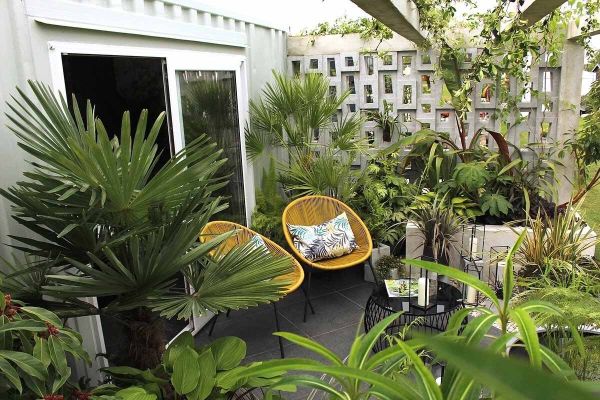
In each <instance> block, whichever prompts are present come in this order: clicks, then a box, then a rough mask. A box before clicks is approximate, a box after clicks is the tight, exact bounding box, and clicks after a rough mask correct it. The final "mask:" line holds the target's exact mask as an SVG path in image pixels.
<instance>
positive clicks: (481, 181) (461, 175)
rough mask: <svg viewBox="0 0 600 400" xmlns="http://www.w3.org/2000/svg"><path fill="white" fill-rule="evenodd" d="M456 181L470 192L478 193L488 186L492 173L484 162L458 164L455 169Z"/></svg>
mask: <svg viewBox="0 0 600 400" xmlns="http://www.w3.org/2000/svg"><path fill="white" fill-rule="evenodd" d="M453 176H454V179H455V180H456V182H457V183H458V184H459V185H462V186H464V187H466V188H467V190H469V191H476V190H477V189H479V188H482V187H484V186H485V185H486V183H487V182H488V180H489V179H490V173H489V172H488V171H487V169H486V165H485V163H484V162H483V161H480V162H475V161H473V162H469V163H463V164H458V165H457V166H456V168H455V169H454V175H453Z"/></svg>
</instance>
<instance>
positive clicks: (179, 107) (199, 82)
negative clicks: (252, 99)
mask: <svg viewBox="0 0 600 400" xmlns="http://www.w3.org/2000/svg"><path fill="white" fill-rule="evenodd" d="M244 63H245V61H244V58H243V57H239V56H230V55H219V54H206V55H203V56H201V55H189V56H188V55H186V56H181V57H180V56H177V57H175V56H174V57H167V77H168V89H169V99H170V106H171V119H172V121H171V123H172V127H173V143H174V147H175V151H176V152H177V151H179V150H180V149H182V148H183V147H184V146H185V145H186V143H190V142H191V141H192V140H194V139H195V138H197V137H198V136H199V135H202V134H206V135H208V136H209V137H210V138H211V139H212V140H213V141H214V142H215V143H216V144H217V146H218V148H220V149H222V150H223V157H224V158H226V159H227V162H226V164H225V165H224V167H223V168H222V169H221V171H219V173H220V174H221V175H222V176H227V177H228V181H229V183H228V184H227V186H225V187H224V188H222V189H221V190H220V193H218V194H219V195H221V196H223V197H224V198H226V199H227V203H228V204H229V207H228V208H227V209H226V210H224V211H222V212H221V213H220V214H219V215H216V216H215V217H214V218H213V219H220V220H227V221H233V222H237V223H240V224H242V225H247V224H248V223H249V218H250V213H251V210H252V207H253V206H254V204H253V203H254V192H253V189H252V185H251V184H249V182H252V180H253V178H252V175H251V172H252V171H251V169H250V168H248V167H247V165H246V152H245V147H244V146H245V144H244V123H245V118H246V113H247V92H246V83H245V70H244ZM188 289H189V290H193V288H188ZM210 317H212V313H208V314H207V315H205V316H203V317H201V318H194V319H193V320H192V321H190V323H191V328H192V330H193V331H194V332H196V331H198V330H199V329H200V328H201V327H202V326H203V325H205V324H206V323H207V322H208V320H209V319H210Z"/></svg>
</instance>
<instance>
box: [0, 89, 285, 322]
mask: <svg viewBox="0 0 600 400" xmlns="http://www.w3.org/2000/svg"><path fill="white" fill-rule="evenodd" d="M30 86H31V90H32V92H33V94H34V97H35V99H30V98H29V97H28V96H27V95H26V94H25V93H24V92H23V91H21V90H19V92H18V96H17V97H13V100H12V102H11V103H10V104H9V107H10V110H11V113H10V114H9V120H10V122H11V124H10V126H9V129H11V130H12V131H13V132H14V133H15V134H16V135H17V137H18V138H19V145H20V146H21V147H22V148H23V149H24V150H25V151H26V152H28V153H29V154H30V155H32V156H33V157H35V158H36V159H37V160H38V161H36V162H34V163H33V165H34V169H33V171H31V172H28V173H26V174H25V177H26V180H25V181H24V182H20V183H18V184H17V185H16V186H13V187H11V188H10V189H8V190H3V191H2V194H3V195H4V196H5V197H7V198H8V199H9V200H11V201H12V202H13V203H14V208H13V210H14V212H15V214H16V215H15V219H16V220H17V221H18V222H20V223H22V224H23V225H25V226H26V227H28V228H30V229H31V230H32V231H33V232H34V233H36V234H37V235H38V236H37V237H36V238H34V239H32V238H30V237H17V238H16V239H17V240H19V241H20V242H21V243H22V245H20V246H17V247H19V248H21V249H23V250H25V251H26V252H28V253H31V254H34V255H37V256H44V257H48V258H50V259H57V264H58V265H59V266H60V267H62V268H63V270H64V273H61V274H57V273H56V270H55V269H54V270H52V269H48V270H47V271H45V272H48V271H53V272H52V274H51V275H45V276H43V277H42V281H43V282H44V286H43V292H44V293H47V294H51V295H52V296H53V297H55V298H59V299H62V300H64V301H66V302H69V303H70V304H72V305H73V306H74V307H75V306H77V305H80V304H78V300H77V297H87V296H101V297H105V296H110V297H111V302H110V303H109V305H108V306H107V308H106V311H122V310H126V309H131V308H133V307H138V306H153V305H154V304H158V303H157V299H160V298H161V296H166V295H167V292H168V291H169V290H171V289H172V288H173V287H174V286H175V280H176V278H177V276H178V274H179V273H180V272H181V271H182V270H183V269H185V268H186V267H187V266H188V265H190V264H193V265H197V263H196V262H197V260H199V259H202V258H204V257H205V256H206V255H207V254H208V253H209V252H210V251H212V250H213V249H214V248H215V247H216V246H218V245H219V244H220V242H221V241H222V240H224V239H225V238H226V237H227V235H223V236H220V237H216V238H214V239H212V240H209V241H206V242H204V243H203V244H198V243H197V237H198V233H199V232H200V231H201V229H202V227H203V226H204V225H205V224H206V223H207V222H208V220H209V219H210V218H211V217H212V216H213V215H215V214H216V213H217V212H219V211H221V210H223V209H224V208H226V204H224V203H223V200H222V198H220V197H216V196H215V195H214V192H215V191H216V190H217V189H220V188H222V187H223V186H224V185H226V183H227V181H226V179H224V178H221V177H220V176H219V174H218V172H219V169H220V168H221V166H222V165H223V163H224V162H225V160H224V159H223V158H222V157H221V150H218V149H216V145H215V144H214V143H212V142H211V141H210V140H209V139H208V138H207V137H206V136H200V137H199V138H198V139H197V140H194V141H193V142H191V143H190V144H189V145H188V146H187V147H186V148H185V149H183V150H182V151H180V152H179V153H177V154H176V155H175V156H173V157H172V158H171V159H170V160H169V161H168V162H167V163H165V165H163V166H162V167H158V166H157V162H158V158H159V154H158V153H159V152H158V147H157V145H156V139H157V136H158V134H159V130H160V126H161V124H162V122H163V116H162V115H161V116H160V117H159V118H158V119H157V121H156V122H155V123H154V124H153V125H152V127H151V128H150V130H149V131H148V132H146V131H147V112H146V111H144V112H142V114H141V116H140V119H139V121H138V123H137V127H136V129H135V133H133V134H132V129H131V121H130V118H129V113H127V112H126V113H124V115H123V120H122V126H121V132H120V137H119V138H116V137H114V138H113V137H112V136H113V135H111V134H109V132H107V131H106V129H105V127H104V125H103V124H102V122H101V121H100V120H99V119H97V118H95V117H94V111H93V108H92V106H91V104H90V103H89V102H88V104H87V108H86V118H85V121H84V118H83V116H82V115H81V114H80V112H79V110H78V108H77V104H76V102H75V101H74V102H73V104H74V107H73V108H74V111H73V113H71V111H70V110H69V108H68V105H67V102H66V101H65V100H64V98H63V97H62V96H60V97H57V96H55V95H53V94H52V92H51V90H50V88H49V87H47V86H45V85H43V84H40V83H36V82H30ZM237 261H238V266H240V268H241V267H242V266H243V267H244V274H242V275H239V276H234V275H231V276H226V275H223V274H219V275H218V279H219V280H221V281H222V284H223V285H227V284H228V283H230V282H234V283H235V285H233V284H232V285H231V289H230V291H229V292H228V293H226V294H225V295H224V299H226V300H223V301H222V302H221V303H220V304H221V306H222V307H226V306H227V304H228V303H227V302H228V301H230V302H231V306H232V308H235V307H239V306H240V305H244V304H245V305H247V306H250V305H254V304H256V303H257V302H260V301H268V300H273V299H275V298H277V297H279V296H280V293H281V288H282V285H283V283H277V284H274V283H273V282H270V281H269V278H273V277H276V276H278V275H282V274H285V273H287V272H288V271H289V266H288V265H287V264H285V263H281V262H277V261H275V259H274V257H273V256H271V255H261V257H258V258H257V257H255V256H254V257H252V256H251V255H248V254H244V255H242V256H240V257H239V258H238V260H237ZM216 263H217V264H219V261H216ZM263 264H274V265H275V266H272V267H271V268H268V269H267V271H268V274H270V275H268V276H266V275H265V269H264V268H263ZM67 267H69V269H68V270H66V268H67ZM216 270H217V271H218V269H216ZM214 271H215V268H208V267H206V270H204V271H203V274H204V276H205V279H213V280H214V279H217V278H215V277H214V275H213V274H215V272H214ZM35 272H36V273H39V272H40V270H36V271H35ZM240 276H242V277H244V278H246V279H248V281H247V282H249V283H250V286H246V285H244V282H243V281H242V282H240ZM23 279H24V278H23ZM22 281H23V282H25V280H22ZM257 292H260V293H262V297H260V296H258V297H257V295H256V293H257ZM194 296H196V297H200V295H199V294H195V295H194ZM213 297H214V295H213ZM150 298H152V300H150ZM247 299H250V300H247ZM185 301H186V299H183V298H182V299H181V302H182V303H183V304H185ZM212 301H214V299H213V300H212ZM199 304H203V303H199ZM202 311H203V310H202V309H201V308H200V307H196V308H195V309H194V312H202ZM82 312H83V313H89V312H90V310H89V308H87V307H86V308H84V309H83V310H82ZM179 315H180V316H181V315H182V314H181V313H179ZM189 316H190V315H189V314H186V317H189Z"/></svg>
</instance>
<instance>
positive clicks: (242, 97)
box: [48, 41, 256, 226]
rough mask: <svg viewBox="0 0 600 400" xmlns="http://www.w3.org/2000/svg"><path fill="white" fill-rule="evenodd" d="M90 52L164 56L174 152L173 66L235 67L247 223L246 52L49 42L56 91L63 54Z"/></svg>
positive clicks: (250, 176)
mask: <svg viewBox="0 0 600 400" xmlns="http://www.w3.org/2000/svg"><path fill="white" fill-rule="evenodd" d="M63 53H71V54H82V55H83V54H90V55H104V56H132V57H155V58H164V59H165V60H166V63H167V78H168V86H169V87H168V91H169V98H168V99H169V105H168V106H169V108H170V110H171V119H172V121H171V122H172V127H173V137H172V139H173V145H174V146H173V147H174V150H175V152H177V151H179V150H180V149H181V148H182V147H183V135H182V131H181V126H182V124H181V118H180V115H179V113H178V112H175V111H178V110H179V109H180V107H179V106H180V105H181V104H180V101H179V98H178V96H177V91H178V90H177V80H176V76H175V71H176V70H183V69H191V70H194V69H204V70H213V71H219V70H220V71H235V74H236V88H237V101H238V114H239V125H240V148H241V155H242V174H243V182H244V198H245V203H246V207H245V208H246V224H247V225H248V226H249V225H250V220H251V216H252V211H253V210H254V206H255V203H256V199H255V195H254V171H253V168H252V165H251V163H250V162H249V161H248V158H247V155H246V141H245V134H244V127H245V126H246V123H247V121H248V83H247V76H248V75H247V59H246V56H243V55H237V54H226V53H213V52H205V51H192V50H172V49H166V48H159V47H134V46H114V45H105V44H89V43H77V42H56V41H50V42H48V54H49V58H50V74H51V83H52V88H53V89H54V91H55V92H56V93H58V92H60V93H62V94H63V95H64V93H65V91H66V88H65V78H64V71H63V63H62V54H63Z"/></svg>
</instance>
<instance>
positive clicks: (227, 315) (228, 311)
mask: <svg viewBox="0 0 600 400" xmlns="http://www.w3.org/2000/svg"><path fill="white" fill-rule="evenodd" d="M230 312H231V309H229V310H227V314H225V316H226V317H227V318H229V313H230Z"/></svg>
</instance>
